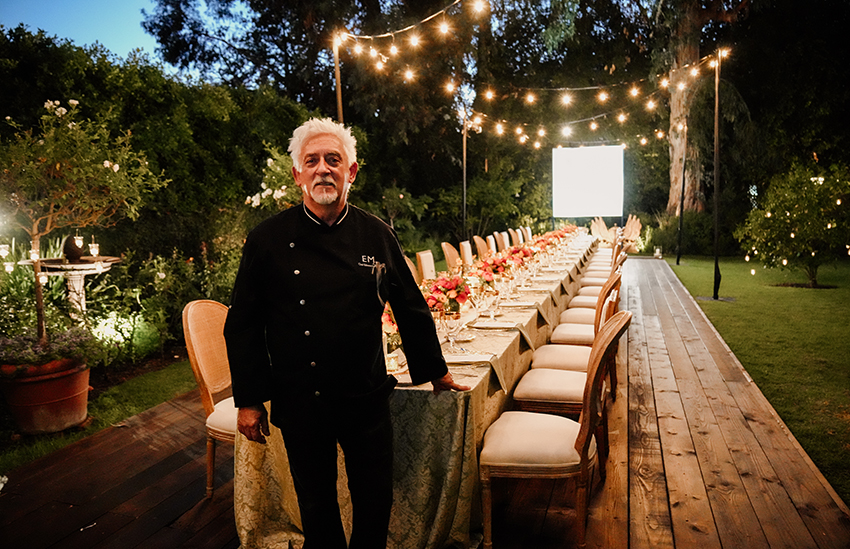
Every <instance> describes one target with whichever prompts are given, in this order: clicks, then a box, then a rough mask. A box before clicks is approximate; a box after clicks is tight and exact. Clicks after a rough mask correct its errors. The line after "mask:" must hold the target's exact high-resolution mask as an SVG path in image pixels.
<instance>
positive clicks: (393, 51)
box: [390, 44, 398, 55]
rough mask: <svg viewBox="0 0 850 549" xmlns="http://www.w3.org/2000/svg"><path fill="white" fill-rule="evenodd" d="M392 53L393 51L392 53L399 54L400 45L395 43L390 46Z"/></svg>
mask: <svg viewBox="0 0 850 549" xmlns="http://www.w3.org/2000/svg"><path fill="white" fill-rule="evenodd" d="M390 53H391V54H392V55H398V46H396V45H395V44H393V45H392V46H390Z"/></svg>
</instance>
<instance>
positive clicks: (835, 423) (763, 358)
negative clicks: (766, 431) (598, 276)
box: [667, 257, 850, 504]
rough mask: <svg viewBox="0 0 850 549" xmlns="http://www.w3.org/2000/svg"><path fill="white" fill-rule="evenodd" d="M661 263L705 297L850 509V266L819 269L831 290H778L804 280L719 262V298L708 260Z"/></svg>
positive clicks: (776, 271) (740, 355)
mask: <svg viewBox="0 0 850 549" xmlns="http://www.w3.org/2000/svg"><path fill="white" fill-rule="evenodd" d="M667 261H668V263H670V266H671V267H672V268H673V271H675V273H676V275H677V276H678V277H679V279H680V280H681V281H682V283H684V285H685V286H686V287H687V288H688V291H690V293H691V295H693V296H695V297H697V298H699V297H708V298H709V299H708V300H705V299H697V302H698V303H699V305H700V307H702V309H703V311H705V313H706V315H707V316H708V318H709V319H710V320H711V322H712V323H713V324H714V326H715V327H716V328H717V330H718V332H720V334H721V335H722V336H723V339H725V340H726V343H727V344H728V345H729V347H730V348H731V349H732V351H733V352H734V353H735V355H736V356H737V357H738V359H739V360H740V361H741V363H742V364H743V365H744V367H745V368H746V369H747V372H749V374H750V376H751V377H752V378H753V380H754V381H755V382H756V384H757V385H758V387H759V388H760V389H761V391H762V392H763V393H764V395H765V396H766V397H767V399H768V400H769V401H770V403H771V404H772V405H773V407H774V408H775V409H776V411H777V412H778V413H779V415H780V416H781V417H782V420H783V421H785V423H786V424H787V425H788V428H789V429H791V432H792V433H793V434H794V436H795V437H796V438H797V440H798V441H799V442H800V444H801V445H802V446H803V448H805V450H806V452H808V454H809V456H810V457H811V458H812V460H813V461H814V462H815V464H817V466H818V468H820V470H821V472H822V473H823V474H824V476H825V477H826V478H827V480H829V482H830V484H832V486H833V488H835V490H836V491H837V492H838V494H839V495H840V496H841V497H842V499H843V500H844V501H845V503H848V504H850V261H847V260H845V261H842V262H840V263H838V264H837V265H836V266H826V267H821V268H820V271H819V273H818V283H819V284H821V285H831V286H836V288H831V289H808V288H795V287H788V286H780V285H781V284H783V283H805V282H806V278H805V275H803V273H802V272H796V271H784V270H779V269H774V270H765V269H763V268H762V267H761V266H760V265H758V264H753V263H747V262H745V261H744V260H743V259H730V258H724V259H721V261H720V272H721V275H722V278H721V283H720V291H719V297H720V298H721V299H720V300H718V301H714V300H712V299H710V297H711V296H712V294H713V288H714V259H713V258H694V257H688V258H682V261H681V264H680V265H678V266H677V265H676V260H675V258H672V259H668V260H667ZM753 268H754V269H755V271H756V274H755V275H751V274H750V270H751V269H753ZM724 298H732V300H731V301H725V300H724Z"/></svg>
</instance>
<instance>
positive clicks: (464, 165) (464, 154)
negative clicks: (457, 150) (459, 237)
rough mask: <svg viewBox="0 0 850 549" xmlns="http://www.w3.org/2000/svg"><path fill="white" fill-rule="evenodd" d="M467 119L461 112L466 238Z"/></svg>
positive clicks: (464, 231) (464, 228) (464, 235)
mask: <svg viewBox="0 0 850 549" xmlns="http://www.w3.org/2000/svg"><path fill="white" fill-rule="evenodd" d="M468 127H469V121H468V120H467V115H466V112H464V113H463V239H466V236H467V233H466V136H467V128H468Z"/></svg>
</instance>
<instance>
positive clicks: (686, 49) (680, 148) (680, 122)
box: [667, 1, 705, 215]
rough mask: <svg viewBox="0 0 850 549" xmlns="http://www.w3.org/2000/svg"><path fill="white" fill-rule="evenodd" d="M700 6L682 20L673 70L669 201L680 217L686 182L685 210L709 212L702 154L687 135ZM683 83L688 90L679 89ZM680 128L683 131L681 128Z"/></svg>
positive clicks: (691, 7) (691, 8)
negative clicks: (703, 187)
mask: <svg viewBox="0 0 850 549" xmlns="http://www.w3.org/2000/svg"><path fill="white" fill-rule="evenodd" d="M698 11H699V5H698V4H697V3H695V2H693V1H691V2H689V6H688V8H687V12H688V14H687V15H686V16H684V17H682V19H681V20H680V23H679V29H678V32H677V36H676V42H675V45H674V47H675V48H676V56H675V61H674V62H673V69H672V70H671V71H670V128H669V131H668V132H667V136H668V140H669V142H670V195H669V198H668V200H667V213H668V214H670V215H678V214H679V202H680V201H681V194H682V179H683V177H684V183H685V211H697V212H701V211H703V210H704V209H705V203H704V202H703V193H702V189H701V188H700V179H701V178H700V175H701V172H702V169H701V164H700V162H699V151H697V149H696V148H695V147H687V140H686V138H685V136H686V134H687V132H686V131H685V130H684V127H685V126H686V125H687V121H688V113H689V111H690V108H691V98H692V97H693V95H694V86H693V84H694V79H693V77H691V76H690V74H689V72H688V71H689V70H690V67H688V65H690V64H695V63H696V62H697V61H699V38H700V23H699V21H700V17H699V15H698V13H697V12H698ZM679 83H684V84H685V87H684V88H683V89H679ZM680 126H681V127H682V128H683V129H681V130H680V129H679V128H680ZM686 147H687V161H686V162H685V166H684V170H683V169H682V162H683V159H684V157H685V154H686V153H685V149H686Z"/></svg>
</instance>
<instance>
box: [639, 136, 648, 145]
mask: <svg viewBox="0 0 850 549" xmlns="http://www.w3.org/2000/svg"><path fill="white" fill-rule="evenodd" d="M640 144H641V145H646V144H647V140H646V138H645V137H641V138H640Z"/></svg>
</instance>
